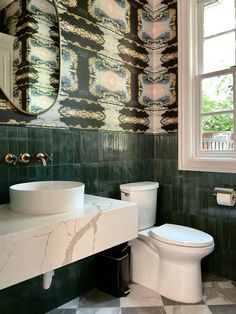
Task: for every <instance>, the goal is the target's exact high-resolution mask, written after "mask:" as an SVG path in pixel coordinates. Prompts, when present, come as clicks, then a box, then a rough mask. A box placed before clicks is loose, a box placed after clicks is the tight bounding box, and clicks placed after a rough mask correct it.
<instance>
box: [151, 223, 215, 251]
mask: <svg viewBox="0 0 236 314" xmlns="http://www.w3.org/2000/svg"><path fill="white" fill-rule="evenodd" d="M150 236H151V237H152V238H155V239H157V240H159V241H162V242H165V243H169V244H174V245H179V246H189V247H206V246H211V245H212V244H214V240H213V238H212V236H210V235H209V234H207V233H205V232H202V231H200V230H196V229H193V228H189V227H185V226H179V225H173V224H164V225H162V226H160V227H154V228H151V230H150Z"/></svg>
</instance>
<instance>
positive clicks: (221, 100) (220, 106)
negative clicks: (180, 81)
mask: <svg viewBox="0 0 236 314" xmlns="http://www.w3.org/2000/svg"><path fill="white" fill-rule="evenodd" d="M201 88H202V95H201V98H202V102H201V112H202V113H208V112H209V113H210V112H217V111H225V110H233V75H232V74H227V75H220V76H215V77H210V78H207V79H204V80H202V86H201Z"/></svg>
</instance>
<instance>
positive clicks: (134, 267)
mask: <svg viewBox="0 0 236 314" xmlns="http://www.w3.org/2000/svg"><path fill="white" fill-rule="evenodd" d="M130 244H131V280H132V281H133V282H135V283H138V284H140V285H143V286H145V287H147V288H150V289H152V290H154V291H156V292H158V293H159V294H160V295H162V296H164V297H166V298H168V299H171V300H174V301H177V302H184V303H198V302H200V301H201V300H202V278H201V259H202V258H203V257H204V256H206V255H208V254H210V252H212V251H213V249H214V245H212V246H211V247H203V248H201V247H200V248H197V249H196V248H191V247H181V246H175V245H171V244H166V243H163V242H160V241H157V240H154V239H152V238H151V237H149V236H141V237H139V238H138V239H135V240H133V241H131V243H130ZM154 263H155V267H154V265H153V264H154Z"/></svg>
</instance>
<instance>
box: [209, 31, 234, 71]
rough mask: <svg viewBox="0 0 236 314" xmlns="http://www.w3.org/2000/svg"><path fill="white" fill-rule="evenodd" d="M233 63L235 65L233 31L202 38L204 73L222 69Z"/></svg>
mask: <svg viewBox="0 0 236 314" xmlns="http://www.w3.org/2000/svg"><path fill="white" fill-rule="evenodd" d="M233 65H235V32H230V33H227V34H224V35H220V36H217V37H213V38H209V39H205V40H204V43H203V72H204V73H207V72H212V71H217V70H222V69H225V68H229V67H231V66H233Z"/></svg>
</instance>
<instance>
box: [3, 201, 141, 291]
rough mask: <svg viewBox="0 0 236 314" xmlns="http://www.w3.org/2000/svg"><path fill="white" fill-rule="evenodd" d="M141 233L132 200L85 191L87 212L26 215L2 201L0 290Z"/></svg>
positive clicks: (136, 211) (85, 208) (135, 207)
mask: <svg viewBox="0 0 236 314" xmlns="http://www.w3.org/2000/svg"><path fill="white" fill-rule="evenodd" d="M137 235H138V209H137V205H136V204H134V203H130V202H124V201H120V200H114V199H109V198H105V197H99V196H93V195H85V203H84V213H83V214H82V215H81V214H78V213H77V212H76V211H73V212H68V213H64V214H57V215H42V216H39V215H37V216H36V215H23V214H17V213H14V212H12V211H11V210H10V205H9V204H6V205H0V251H1V254H0V289H3V288H6V287H8V286H11V285H13V284H16V283H19V282H21V281H24V280H26V279H29V278H32V277H35V276H38V275H40V274H44V273H46V272H48V271H51V270H54V269H56V268H59V267H62V266H64V265H67V264H70V263H72V262H75V261H77V260H80V259H82V258H85V257H87V256H90V255H93V254H95V253H98V252H100V251H103V250H105V249H107V248H110V247H112V246H115V245H117V244H120V243H123V242H126V241H129V240H131V239H134V238H136V237H137Z"/></svg>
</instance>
